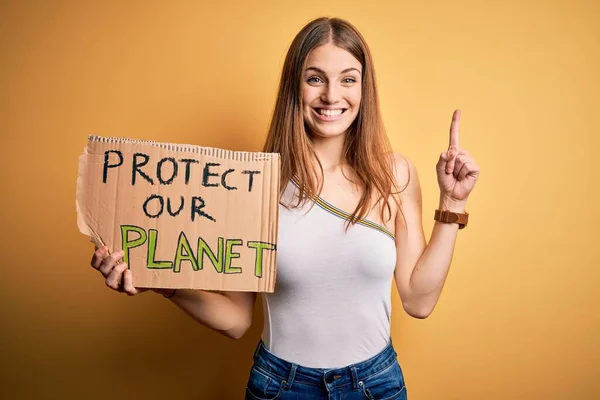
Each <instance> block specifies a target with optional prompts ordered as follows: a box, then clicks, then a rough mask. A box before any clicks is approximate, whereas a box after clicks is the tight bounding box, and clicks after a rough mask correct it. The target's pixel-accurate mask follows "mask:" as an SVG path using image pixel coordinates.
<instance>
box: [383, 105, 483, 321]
mask: <svg viewBox="0 0 600 400" xmlns="http://www.w3.org/2000/svg"><path fill="white" fill-rule="evenodd" d="M459 121H460V111H458V110H457V111H455V113H454V115H453V117H452V123H451V126H450V144H449V146H448V150H447V151H445V152H443V153H442V154H441V155H440V158H439V161H438V163H437V166H436V171H437V176H438V184H439V186H440V200H439V209H440V210H442V211H444V210H449V211H453V212H458V213H464V212H465V207H466V203H467V198H468V196H469V194H470V193H471V191H472V190H473V187H474V185H475V181H476V180H477V178H478V176H479V167H478V166H477V164H476V163H475V161H474V160H473V159H472V158H471V156H469V155H468V153H467V152H466V151H464V150H463V149H461V148H460V147H459V144H458V134H459V132H458V131H459ZM396 171H397V176H398V179H399V183H400V184H401V185H402V182H404V184H406V180H407V178H408V177H409V176H410V180H409V182H408V185H407V186H406V189H405V190H404V191H403V192H402V193H401V194H400V201H401V212H398V213H397V216H396V248H397V260H396V271H395V278H396V286H397V288H398V292H399V294H400V298H401V299H402V305H403V307H404V309H405V310H406V312H407V313H408V314H409V315H411V316H413V317H415V318H426V317H428V316H429V315H430V314H431V313H432V312H433V310H434V308H435V306H436V304H437V302H438V300H439V298H440V295H441V292H442V288H443V286H444V283H445V281H446V278H447V276H448V271H449V269H450V264H451V262H452V257H453V254H454V247H455V244H456V239H457V235H458V224H454V223H442V222H437V221H436V222H435V224H434V227H433V231H432V233H431V237H430V240H429V243H427V242H426V240H425V235H424V232H423V225H422V197H421V185H420V182H419V177H418V173H417V171H416V169H415V167H414V165H413V164H412V163H411V162H410V161H409V160H408V159H406V158H405V157H398V159H397V162H396ZM432 215H433V214H432Z"/></svg>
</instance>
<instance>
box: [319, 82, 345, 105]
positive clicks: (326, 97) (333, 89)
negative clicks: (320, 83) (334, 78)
mask: <svg viewBox="0 0 600 400" xmlns="http://www.w3.org/2000/svg"><path fill="white" fill-rule="evenodd" d="M341 100H342V95H341V93H340V90H339V88H338V87H337V85H335V84H333V83H330V84H328V85H326V86H324V89H323V92H322V93H321V101H323V102H325V103H328V104H335V103H339V102H340V101H341Z"/></svg>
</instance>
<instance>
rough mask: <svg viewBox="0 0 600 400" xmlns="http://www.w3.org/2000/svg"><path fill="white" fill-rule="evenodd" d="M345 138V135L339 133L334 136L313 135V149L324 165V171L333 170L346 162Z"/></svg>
mask: <svg viewBox="0 0 600 400" xmlns="http://www.w3.org/2000/svg"><path fill="white" fill-rule="evenodd" d="M344 139H345V135H338V136H335V137H332V138H321V137H313V140H312V144H313V149H314V151H315V154H316V156H317V158H318V159H319V161H320V162H321V165H322V166H323V171H324V172H331V171H333V170H335V169H338V168H341V166H342V165H343V164H344V162H345V159H344V154H343V151H344ZM317 168H318V166H317Z"/></svg>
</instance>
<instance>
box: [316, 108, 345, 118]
mask: <svg viewBox="0 0 600 400" xmlns="http://www.w3.org/2000/svg"><path fill="white" fill-rule="evenodd" d="M319 114H321V115H325V116H327V117H337V116H339V115H341V114H342V110H341V109H339V110H326V109H324V108H321V109H319Z"/></svg>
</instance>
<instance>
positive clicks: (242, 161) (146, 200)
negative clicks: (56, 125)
mask: <svg viewBox="0 0 600 400" xmlns="http://www.w3.org/2000/svg"><path fill="white" fill-rule="evenodd" d="M279 168H280V159H279V155H278V154H270V153H253V152H236V151H230V150H222V149H216V148H209V147H201V146H193V145H183V144H171V143H160V142H152V141H142V140H131V139H125V138H107V137H100V136H90V137H89V140H88V144H87V147H86V148H85V149H84V152H83V154H81V156H80V157H79V176H78V179H77V201H76V206H77V223H78V227H79V230H80V231H81V232H82V233H83V234H85V235H88V236H90V238H91V239H92V241H94V242H95V243H97V244H98V245H106V246H108V249H109V251H111V252H113V251H115V250H117V249H123V250H124V252H125V255H124V257H123V261H124V262H126V263H127V264H128V267H129V268H130V269H131V271H132V275H133V285H134V286H135V287H148V288H195V289H208V290H225V291H228V290H231V291H254V292H273V290H274V287H275V276H276V255H277V252H276V246H277V223H278V216H279V215H278V212H279Z"/></svg>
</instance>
